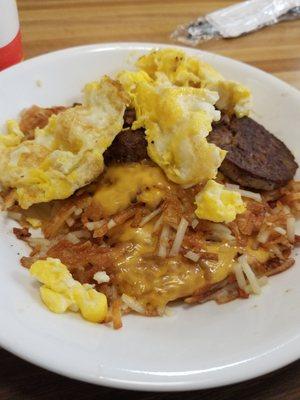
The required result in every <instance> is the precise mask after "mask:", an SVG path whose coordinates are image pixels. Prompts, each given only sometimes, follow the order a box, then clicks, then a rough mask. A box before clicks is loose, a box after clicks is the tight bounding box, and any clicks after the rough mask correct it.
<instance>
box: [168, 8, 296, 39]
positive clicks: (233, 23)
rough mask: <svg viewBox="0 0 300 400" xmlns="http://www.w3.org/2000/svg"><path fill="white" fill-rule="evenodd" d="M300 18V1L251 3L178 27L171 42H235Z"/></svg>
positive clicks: (220, 11) (226, 9)
mask: <svg viewBox="0 0 300 400" xmlns="http://www.w3.org/2000/svg"><path fill="white" fill-rule="evenodd" d="M295 18H300V0H248V1H243V2H241V3H237V4H234V5H233V6H230V7H226V8H222V9H220V10H217V11H214V12H212V13H210V14H207V15H205V16H202V17H199V18H198V19H197V20H195V21H192V22H191V23H189V24H187V25H181V26H179V27H178V28H177V29H176V30H175V32H173V34H172V38H173V39H176V40H178V41H180V42H183V43H185V44H188V45H192V46H196V45H197V44H198V43H200V42H203V41H206V40H210V39H218V38H234V37H238V36H241V35H245V34H247V33H249V32H253V31H256V30H258V29H260V28H262V27H264V26H268V25H273V24H276V23H277V22H280V21H284V20H289V19H295Z"/></svg>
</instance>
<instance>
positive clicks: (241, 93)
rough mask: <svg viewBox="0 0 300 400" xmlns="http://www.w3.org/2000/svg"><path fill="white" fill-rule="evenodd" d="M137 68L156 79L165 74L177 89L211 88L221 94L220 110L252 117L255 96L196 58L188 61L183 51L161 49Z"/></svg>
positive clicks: (141, 61)
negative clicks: (252, 101) (250, 111)
mask: <svg viewBox="0 0 300 400" xmlns="http://www.w3.org/2000/svg"><path fill="white" fill-rule="evenodd" d="M136 66H137V67H138V69H139V70H141V71H144V72H146V73H147V74H148V76H149V77H151V78H152V79H155V78H157V76H158V75H159V74H164V75H165V76H166V77H167V78H168V79H169V80H170V81H171V82H172V83H173V84H175V85H177V86H191V87H201V88H207V89H210V90H213V91H216V92H218V94H219V100H218V101H217V103H216V106H217V107H218V109H220V110H224V111H226V112H227V113H228V114H236V115H237V116H238V117H242V116H244V115H248V114H249V109H250V106H251V92H250V90H249V89H248V88H247V87H245V86H243V85H241V84H240V83H237V82H233V81H228V80H226V79H225V78H224V77H223V76H222V75H221V74H220V73H219V72H218V71H217V70H215V69H214V68H213V67H212V66H211V65H209V64H207V63H205V62H204V61H201V60H199V59H198V58H196V57H188V56H187V55H186V54H185V53H184V52H183V51H181V50H179V49H175V48H173V49H170V48H166V49H161V50H158V51H153V52H151V53H149V54H147V55H145V56H143V57H141V58H140V59H139V60H138V62H137V63H136Z"/></svg>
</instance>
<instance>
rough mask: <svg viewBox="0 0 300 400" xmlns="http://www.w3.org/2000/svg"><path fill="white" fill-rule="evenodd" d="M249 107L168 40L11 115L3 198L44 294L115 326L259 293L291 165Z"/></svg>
mask: <svg viewBox="0 0 300 400" xmlns="http://www.w3.org/2000/svg"><path fill="white" fill-rule="evenodd" d="M250 108H251V93H250V91H249V89H247V88H246V87H244V86H243V85H241V84H239V83H236V82H232V81H228V80H226V79H225V78H224V77H223V76H222V75H221V74H220V73H219V72H218V71H216V70H215V69H214V68H213V67H212V66H210V65H208V64H206V63H204V62H202V61H200V60H198V59H197V58H193V57H188V56H187V55H186V54H184V53H183V52H182V51H180V50H177V49H163V50H158V51H153V52H150V53H149V54H146V55H145V56H143V57H141V58H140V59H139V60H138V61H137V63H136V69H135V70H132V71H128V70H124V71H120V72H119V73H118V75H117V77H116V78H115V79H114V78H109V77H104V78H102V79H101V80H100V81H97V82H91V83H89V84H87V85H86V86H85V88H84V99H83V101H82V103H76V104H73V105H70V107H60V106H57V107H52V108H41V107H38V106H32V107H31V108H30V109H28V110H25V111H23V112H22V115H21V119H20V122H19V123H18V122H17V121H8V125H7V133H6V134H4V135H2V136H1V137H0V147H1V156H0V165H1V168H2V170H3V171H7V172H6V173H5V174H2V175H1V176H0V182H1V185H2V187H3V191H2V199H3V208H4V209H5V211H6V212H7V215H8V217H10V218H13V219H15V220H16V221H17V222H18V223H19V225H20V226H19V227H15V228H14V234H15V235H16V236H17V237H18V238H19V239H21V240H23V241H25V242H26V243H27V244H28V245H29V246H30V248H31V253H30V255H29V256H25V257H22V259H21V264H22V265H23V266H24V267H25V268H28V269H29V270H30V274H31V275H32V277H34V278H35V279H37V280H38V281H39V282H40V283H41V287H40V296H41V299H42V301H43V302H44V304H45V305H46V306H47V307H48V308H49V309H50V310H51V311H53V312H56V313H63V312H67V311H71V312H78V313H80V314H81V315H82V317H83V318H85V319H86V320H88V321H91V322H97V323H103V322H106V323H110V322H112V324H113V326H114V327H115V328H120V327H121V326H122V316H123V315H125V314H128V313H132V312H136V313H138V314H142V315H146V316H157V315H164V314H166V313H168V304H169V303H170V302H172V301H174V300H178V299H182V300H184V302H185V303H187V304H193V303H203V302H205V301H208V300H215V301H216V302H217V303H219V304H222V303H225V302H228V301H230V300H233V299H236V298H247V297H249V295H252V294H259V293H260V292H261V288H262V286H263V285H265V284H266V282H267V277H268V276H271V275H273V274H276V273H279V272H282V271H284V270H285V269H287V268H289V267H291V266H292V265H293V263H294V260H293V257H292V250H293V247H294V246H295V245H296V244H297V243H298V242H299V237H298V236H297V235H296V233H295V218H296V216H297V213H299V210H300V204H299V200H300V184H299V183H298V182H296V181H293V180H292V179H293V176H294V174H295V171H296V168H297V165H296V162H295V160H294V158H293V156H292V155H291V153H290V152H289V150H288V149H287V148H286V146H285V145H284V144H283V143H282V142H280V141H279V140H278V139H276V138H275V137H274V136H273V135H271V134H270V133H269V132H267V131H266V130H265V128H263V127H262V126H261V125H259V124H257V123H256V122H255V121H253V120H252V119H251V118H250V117H249V113H250ZM266 143H268V146H266ZM274 154H276V156H277V157H278V158H277V159H275V157H274ZM228 165H229V167H228ZM237 182H238V183H239V184H240V185H241V186H242V187H243V188H241V187H240V186H239V185H237V184H236V183H237ZM249 187H250V188H254V189H255V191H249V190H246V189H244V188H249Z"/></svg>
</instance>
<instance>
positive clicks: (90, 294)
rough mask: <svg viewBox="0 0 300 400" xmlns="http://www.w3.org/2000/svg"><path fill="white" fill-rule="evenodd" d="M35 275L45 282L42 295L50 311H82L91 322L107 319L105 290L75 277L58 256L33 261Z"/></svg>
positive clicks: (32, 268) (31, 269) (32, 273)
mask: <svg viewBox="0 0 300 400" xmlns="http://www.w3.org/2000/svg"><path fill="white" fill-rule="evenodd" d="M30 273H31V275H32V276H34V277H35V278H37V279H38V280H39V281H40V282H41V283H42V284H43V285H42V286H41V288H40V294H41V298H42V300H43V302H44V303H45V305H46V306H47V307H48V308H49V310H51V311H53V312H55V313H64V312H66V311H67V310H70V311H74V312H76V311H80V313H81V315H82V316H83V318H85V319H86V320H88V321H90V322H103V321H104V319H105V317H106V315H107V299H106V296H105V295H104V294H103V293H100V292H97V291H96V290H95V289H92V288H91V287H90V285H82V284H81V283H80V282H78V281H76V280H74V279H73V277H72V275H71V273H70V272H69V271H68V269H67V267H66V266H65V265H64V264H62V263H61V262H60V260H58V259H54V258H47V260H39V261H36V262H35V263H34V264H32V266H31V268H30Z"/></svg>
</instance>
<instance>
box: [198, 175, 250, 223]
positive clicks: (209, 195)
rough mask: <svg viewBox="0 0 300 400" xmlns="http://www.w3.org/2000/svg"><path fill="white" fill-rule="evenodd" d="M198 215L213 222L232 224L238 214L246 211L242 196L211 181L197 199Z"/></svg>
mask: <svg viewBox="0 0 300 400" xmlns="http://www.w3.org/2000/svg"><path fill="white" fill-rule="evenodd" d="M195 200H196V205H197V209H196V211H195V213H196V215H197V217H198V218H200V219H207V220H209V221H213V222H226V223H227V222H231V221H233V220H235V217H236V215H237V214H241V213H243V212H244V211H246V207H245V205H244V203H243V200H242V198H241V195H240V194H239V193H237V192H233V191H230V190H227V189H225V188H224V186H223V185H220V184H219V183H217V182H215V181H212V180H209V181H208V182H207V184H206V185H205V187H204V188H203V189H202V190H201V192H199V193H198V194H197V196H196V198H195Z"/></svg>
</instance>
